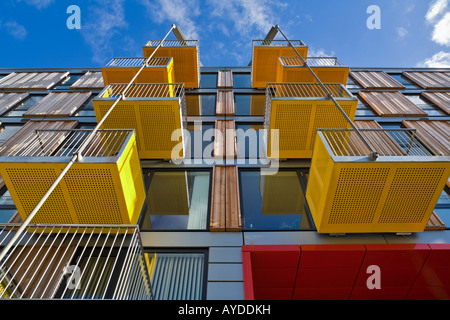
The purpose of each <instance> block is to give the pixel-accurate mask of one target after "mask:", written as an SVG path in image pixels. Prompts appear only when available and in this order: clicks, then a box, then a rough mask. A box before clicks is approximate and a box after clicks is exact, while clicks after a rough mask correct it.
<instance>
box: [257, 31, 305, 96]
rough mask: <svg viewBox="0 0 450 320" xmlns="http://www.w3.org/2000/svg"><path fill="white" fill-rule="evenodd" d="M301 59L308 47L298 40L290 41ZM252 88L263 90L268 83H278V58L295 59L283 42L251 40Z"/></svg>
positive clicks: (287, 45) (286, 43) (291, 51)
mask: <svg viewBox="0 0 450 320" xmlns="http://www.w3.org/2000/svg"><path fill="white" fill-rule="evenodd" d="M291 43H292V45H293V46H294V47H295V49H296V50H297V51H298V53H299V54H300V55H301V56H302V57H306V56H307V55H308V47H307V46H306V45H305V44H304V43H303V41H300V40H293V41H291ZM252 47H253V48H252V87H253V88H265V87H266V85H267V83H269V82H278V75H277V71H278V69H279V63H280V62H279V60H278V58H280V57H296V56H297V54H296V53H295V51H294V49H292V47H290V46H289V43H288V42H287V41H284V40H273V41H264V40H253V43H252Z"/></svg>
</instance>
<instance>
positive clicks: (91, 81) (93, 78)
mask: <svg viewBox="0 0 450 320" xmlns="http://www.w3.org/2000/svg"><path fill="white" fill-rule="evenodd" d="M104 87H105V84H104V83H103V75H102V73H101V72H91V71H88V72H87V73H85V74H84V75H83V76H82V77H81V78H80V79H78V80H77V81H75V83H74V84H73V85H71V86H70V89H71V90H80V89H102V88H104Z"/></svg>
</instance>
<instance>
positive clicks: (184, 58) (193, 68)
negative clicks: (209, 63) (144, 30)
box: [143, 40, 200, 88]
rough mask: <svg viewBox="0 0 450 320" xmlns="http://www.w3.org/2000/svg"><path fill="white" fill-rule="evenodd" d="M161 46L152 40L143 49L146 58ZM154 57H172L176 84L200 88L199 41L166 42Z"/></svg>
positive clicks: (158, 42)
mask: <svg viewBox="0 0 450 320" xmlns="http://www.w3.org/2000/svg"><path fill="white" fill-rule="evenodd" d="M159 44H160V41H158V40H152V41H149V42H148V43H147V45H146V46H145V47H144V48H143V51H144V57H149V56H150V55H151V54H152V53H153V51H155V48H156V47H157V46H158V45H159ZM154 57H172V58H173V69H174V82H179V83H184V86H185V87H186V88H198V87H199V81H200V60H199V46H198V41H197V40H185V41H178V40H165V41H163V43H162V46H161V47H160V48H159V49H158V50H157V51H156V53H155V55H154Z"/></svg>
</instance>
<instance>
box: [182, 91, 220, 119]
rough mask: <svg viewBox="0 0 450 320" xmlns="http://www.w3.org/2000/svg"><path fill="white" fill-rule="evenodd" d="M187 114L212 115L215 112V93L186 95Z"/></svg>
mask: <svg viewBox="0 0 450 320" xmlns="http://www.w3.org/2000/svg"><path fill="white" fill-rule="evenodd" d="M186 113H187V115H188V116H214V115H215V114H216V95H215V94H201V95H186Z"/></svg>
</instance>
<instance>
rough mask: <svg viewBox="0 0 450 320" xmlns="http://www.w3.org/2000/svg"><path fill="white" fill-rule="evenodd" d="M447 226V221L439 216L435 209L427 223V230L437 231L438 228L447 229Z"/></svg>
mask: <svg viewBox="0 0 450 320" xmlns="http://www.w3.org/2000/svg"><path fill="white" fill-rule="evenodd" d="M446 228H447V227H446V226H445V223H444V222H443V221H442V220H441V218H439V216H438V215H437V214H436V212H434V211H433V213H432V214H431V216H430V220H429V221H428V223H427V225H426V226H425V230H426V231H437V230H445V229H446Z"/></svg>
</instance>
